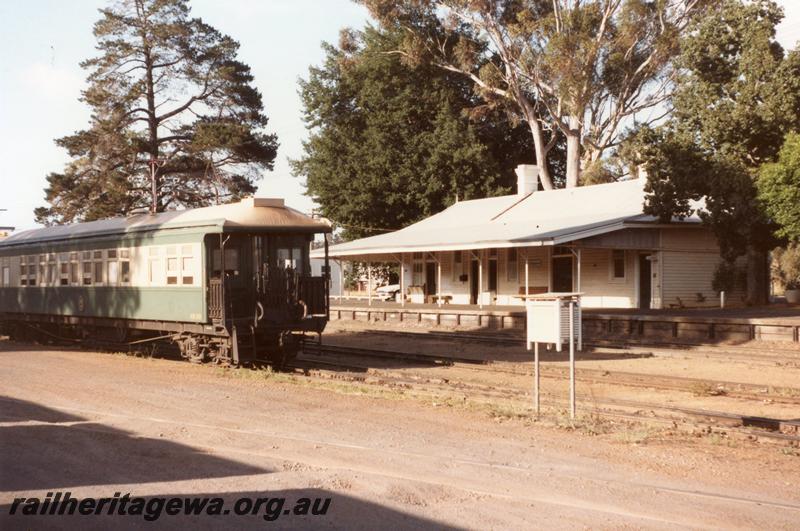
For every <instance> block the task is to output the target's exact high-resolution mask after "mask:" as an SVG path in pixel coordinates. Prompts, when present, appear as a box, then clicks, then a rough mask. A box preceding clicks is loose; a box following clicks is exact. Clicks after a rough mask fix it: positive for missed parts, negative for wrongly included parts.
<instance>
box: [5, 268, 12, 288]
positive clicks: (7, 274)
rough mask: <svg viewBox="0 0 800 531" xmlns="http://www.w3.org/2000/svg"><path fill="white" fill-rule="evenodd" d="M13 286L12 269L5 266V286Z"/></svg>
mask: <svg viewBox="0 0 800 531" xmlns="http://www.w3.org/2000/svg"><path fill="white" fill-rule="evenodd" d="M9 284H11V268H10V267H8V266H3V286H8V285H9Z"/></svg>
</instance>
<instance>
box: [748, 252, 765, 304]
mask: <svg viewBox="0 0 800 531" xmlns="http://www.w3.org/2000/svg"><path fill="white" fill-rule="evenodd" d="M767 274H768V268H767V253H766V252H764V251H761V250H758V249H756V248H755V247H753V246H750V247H748V248H747V305H748V306H762V305H765V304H767V302H769V283H768V281H767V278H768V277H767Z"/></svg>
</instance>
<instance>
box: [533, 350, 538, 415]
mask: <svg viewBox="0 0 800 531" xmlns="http://www.w3.org/2000/svg"><path fill="white" fill-rule="evenodd" d="M533 407H534V409H535V410H536V416H537V417H538V416H539V343H538V342H535V343H534V344H533Z"/></svg>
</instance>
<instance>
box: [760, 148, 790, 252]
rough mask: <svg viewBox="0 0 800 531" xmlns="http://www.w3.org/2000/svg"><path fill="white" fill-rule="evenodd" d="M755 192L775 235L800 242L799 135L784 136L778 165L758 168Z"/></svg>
mask: <svg viewBox="0 0 800 531" xmlns="http://www.w3.org/2000/svg"><path fill="white" fill-rule="evenodd" d="M758 191H759V197H760V199H761V201H762V202H763V203H764V208H765V209H766V211H767V213H768V214H769V215H770V216H771V217H772V219H773V220H775V222H776V223H778V225H779V226H780V227H779V228H778V231H777V234H778V236H781V237H784V238H787V239H790V240H793V241H795V242H800V134H797V133H791V134H789V135H787V136H786V141H785V142H784V144H783V147H782V148H781V150H780V153H779V154H778V160H777V162H774V163H769V164H765V165H764V166H763V167H762V168H761V172H760V174H759V179H758Z"/></svg>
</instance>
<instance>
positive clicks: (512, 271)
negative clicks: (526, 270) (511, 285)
mask: <svg viewBox="0 0 800 531" xmlns="http://www.w3.org/2000/svg"><path fill="white" fill-rule="evenodd" d="M517 264H518V261H517V250H516V249H515V248H513V247H511V248H509V249H508V250H507V251H506V279H507V280H508V281H509V282H516V281H517V278H518V276H519V269H518V265H517Z"/></svg>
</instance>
